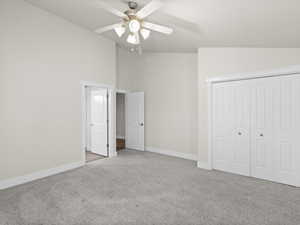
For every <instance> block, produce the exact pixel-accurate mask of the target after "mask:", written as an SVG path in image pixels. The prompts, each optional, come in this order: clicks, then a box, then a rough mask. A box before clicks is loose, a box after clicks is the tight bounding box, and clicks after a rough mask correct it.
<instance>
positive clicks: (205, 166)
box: [197, 161, 212, 170]
mask: <svg viewBox="0 0 300 225" xmlns="http://www.w3.org/2000/svg"><path fill="white" fill-rule="evenodd" d="M197 167H198V168H200V169H205V170H212V168H211V165H209V163H208V162H200V161H198V162H197Z"/></svg>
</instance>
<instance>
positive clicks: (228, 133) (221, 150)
mask: <svg viewBox="0 0 300 225" xmlns="http://www.w3.org/2000/svg"><path fill="white" fill-rule="evenodd" d="M212 97H213V101H212V104H213V105H212V108H213V110H212V112H213V144H212V148H213V168H214V169H217V170H222V171H228V172H229V171H231V169H230V168H231V165H230V161H231V158H232V155H233V154H232V139H233V132H232V130H233V86H232V84H231V83H220V84H214V85H213V95H212Z"/></svg>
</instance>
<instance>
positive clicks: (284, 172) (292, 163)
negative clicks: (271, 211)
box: [274, 75, 300, 186]
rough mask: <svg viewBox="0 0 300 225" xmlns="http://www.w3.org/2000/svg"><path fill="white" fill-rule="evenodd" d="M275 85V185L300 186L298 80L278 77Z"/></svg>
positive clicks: (291, 77)
mask: <svg viewBox="0 0 300 225" xmlns="http://www.w3.org/2000/svg"><path fill="white" fill-rule="evenodd" d="M274 79H275V78H274ZM276 81H277V90H278V91H277V93H276V94H277V99H278V104H277V106H276V107H277V108H276V112H277V114H276V121H277V122H276V123H275V124H276V138H274V142H275V143H276V148H275V149H276V154H275V155H274V157H275V158H274V164H275V166H276V169H275V171H276V173H275V181H278V182H281V183H286V184H290V185H296V186H300V181H299V177H300V166H299V165H300V153H299V152H300V145H299V136H300V135H299V134H300V129H299V128H300V123H299V117H300V76H299V75H293V76H284V77H278V78H276Z"/></svg>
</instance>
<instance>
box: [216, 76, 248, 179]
mask: <svg viewBox="0 0 300 225" xmlns="http://www.w3.org/2000/svg"><path fill="white" fill-rule="evenodd" d="M249 111H250V88H249V85H248V83H247V82H245V81H236V82H229V83H220V84H215V85H214V88H213V139H214V141H213V167H214V169H218V170H223V171H227V172H232V173H237V174H241V175H246V176H249V175H250V147H249V142H250V112H249Z"/></svg>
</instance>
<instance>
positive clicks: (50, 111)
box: [0, 0, 116, 181]
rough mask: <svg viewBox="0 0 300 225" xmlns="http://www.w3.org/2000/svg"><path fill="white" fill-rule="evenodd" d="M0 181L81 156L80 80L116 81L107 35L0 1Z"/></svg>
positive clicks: (22, 4) (111, 44) (25, 5)
mask: <svg viewBox="0 0 300 225" xmlns="http://www.w3.org/2000/svg"><path fill="white" fill-rule="evenodd" d="M0 28H1V29H0V109H1V110H0V124H1V126H0V138H1V139H0V151H1V157H0V181H1V180H3V179H8V178H13V177H16V176H22V175H25V174H30V173H33V172H36V171H40V170H45V169H49V168H54V167H58V166H61V165H64V164H68V163H73V162H79V161H82V160H83V154H82V150H81V87H80V81H82V80H84V81H93V82H97V83H104V84H109V85H115V83H116V71H115V70H116V55H115V44H114V42H112V41H109V40H106V39H103V38H100V37H97V36H96V35H95V34H93V33H92V32H90V31H87V30H84V29H82V28H80V27H78V26H75V25H73V24H71V23H70V22H67V21H65V20H63V19H61V18H59V17H57V16H55V15H52V14H50V13H48V12H46V11H43V10H41V9H38V8H36V7H33V6H32V5H30V4H28V3H26V2H24V1H22V0H1V1H0Z"/></svg>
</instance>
